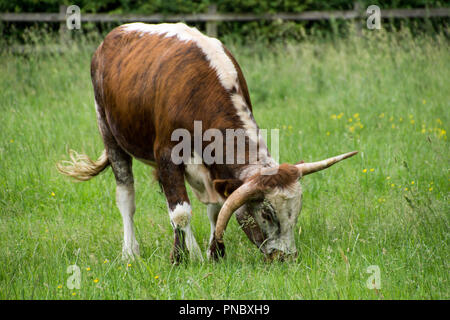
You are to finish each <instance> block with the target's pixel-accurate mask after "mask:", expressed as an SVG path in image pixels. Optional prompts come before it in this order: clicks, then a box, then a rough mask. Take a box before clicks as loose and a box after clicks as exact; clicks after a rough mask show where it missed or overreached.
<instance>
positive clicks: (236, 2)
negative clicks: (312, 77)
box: [0, 0, 449, 43]
mask: <svg viewBox="0 0 450 320" xmlns="http://www.w3.org/2000/svg"><path fill="white" fill-rule="evenodd" d="M358 2H359V4H360V5H361V8H362V9H363V10H364V9H365V8H367V6H369V5H371V4H376V5H378V6H379V7H380V8H381V9H382V10H383V9H390V8H438V7H446V6H448V1H442V0H388V1H377V0H362V1H358ZM211 3H215V4H217V11H218V12H220V13H256V14H262V13H277V12H290V13H296V12H303V11H312V10H315V11H322V10H331V11H332V10H351V9H353V8H354V5H355V1H351V0H350V1H349V0H331V1H324V0H217V1H214V0H191V1H186V0H98V1H90V0H18V1H8V0H0V12H16V13H19V12H58V11H59V7H60V5H63V4H65V5H72V4H76V5H78V6H79V7H80V8H81V12H82V13H110V14H155V13H162V14H167V15H169V14H181V13H203V12H207V10H208V6H209V5H210V4H211ZM360 23H363V21H361V22H360ZM119 24H121V23H120V22H117V23H83V28H82V30H81V31H80V32H79V33H84V34H86V33H89V32H95V33H98V32H100V33H101V34H105V33H107V32H109V31H110V30H111V29H112V28H114V27H115V26H117V25H119ZM189 24H190V25H193V26H196V27H197V28H199V29H200V30H205V23H189ZM448 25H449V18H432V19H421V18H416V19H390V20H389V21H387V20H386V19H385V20H384V21H383V27H384V28H387V29H388V30H392V29H400V28H404V27H407V28H409V29H410V30H411V31H412V33H413V34H419V33H420V34H421V33H423V32H426V33H436V32H444V33H446V32H447V29H448ZM350 26H353V22H352V21H343V20H336V21H303V22H293V21H253V22H220V23H218V33H219V34H218V35H219V37H220V38H222V39H224V40H231V41H233V42H259V43H260V42H268V43H271V42H280V41H286V40H294V41H300V40H302V39H304V38H305V37H306V36H309V35H314V36H318V37H328V36H330V35H336V34H338V35H339V36H345V35H347V34H348V33H349V29H350ZM27 28H35V29H38V30H46V31H49V30H50V31H57V30H58V28H59V25H58V24H57V23H50V24H43V23H40V24H37V23H14V24H8V23H0V35H2V36H3V37H7V38H14V40H17V39H19V40H20V41H22V42H23V41H25V42H26V39H24V34H23V31H24V29H27Z"/></svg>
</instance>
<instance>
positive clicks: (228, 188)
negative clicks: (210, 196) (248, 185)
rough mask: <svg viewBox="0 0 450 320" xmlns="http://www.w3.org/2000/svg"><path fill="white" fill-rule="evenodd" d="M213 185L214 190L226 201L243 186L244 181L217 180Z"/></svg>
mask: <svg viewBox="0 0 450 320" xmlns="http://www.w3.org/2000/svg"><path fill="white" fill-rule="evenodd" d="M213 184H214V189H215V190H216V191H217V192H218V193H219V194H220V195H221V196H222V197H223V198H225V199H226V198H228V197H229V196H230V194H232V193H233V192H234V190H236V189H237V188H239V187H240V186H241V185H242V181H241V180H239V179H216V180H214V181H213Z"/></svg>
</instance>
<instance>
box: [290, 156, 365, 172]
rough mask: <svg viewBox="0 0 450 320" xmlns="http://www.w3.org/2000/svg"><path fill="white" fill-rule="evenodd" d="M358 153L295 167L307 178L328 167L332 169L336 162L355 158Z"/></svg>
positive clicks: (300, 164)
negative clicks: (308, 175)
mask: <svg viewBox="0 0 450 320" xmlns="http://www.w3.org/2000/svg"><path fill="white" fill-rule="evenodd" d="M357 153H358V151H352V152H348V153H344V154H341V155H339V156H335V157H332V158H328V159H325V160H322V161H317V162H309V163H299V164H297V165H295V166H296V167H297V169H298V171H299V172H300V174H301V176H306V175H307V174H310V173H314V172H317V171H320V170H323V169H326V168H328V167H331V166H332V165H333V164H335V163H336V162H339V161H341V160H344V159H347V158H350V157H353V156H354V155H355V154H357Z"/></svg>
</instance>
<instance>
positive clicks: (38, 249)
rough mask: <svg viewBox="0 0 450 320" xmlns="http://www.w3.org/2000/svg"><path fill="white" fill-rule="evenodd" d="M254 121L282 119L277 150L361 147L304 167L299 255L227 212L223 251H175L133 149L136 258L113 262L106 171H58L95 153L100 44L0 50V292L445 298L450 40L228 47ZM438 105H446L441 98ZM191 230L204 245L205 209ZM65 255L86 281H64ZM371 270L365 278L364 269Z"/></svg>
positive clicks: (285, 156)
mask: <svg viewBox="0 0 450 320" xmlns="http://www.w3.org/2000/svg"><path fill="white" fill-rule="evenodd" d="M229 47H230V49H231V51H232V52H233V53H234V54H235V56H236V58H237V60H238V61H239V63H240V65H241V67H242V69H243V71H244V74H245V76H246V79H247V81H248V84H249V88H250V94H251V97H252V101H253V107H254V115H255V118H256V120H257V122H258V124H259V125H260V127H261V128H267V129H271V128H279V129H280V144H281V150H280V162H290V163H293V162H297V161H298V160H301V159H303V160H306V161H308V160H319V159H322V158H325V157H328V156H332V155H335V154H339V153H342V152H347V151H351V150H359V151H360V153H359V154H358V156H356V157H354V158H352V159H350V160H346V161H344V162H343V163H341V164H339V165H336V166H334V167H333V168H330V169H328V170H325V171H322V172H320V173H317V174H314V175H310V176H307V177H305V178H304V179H303V181H302V185H303V189H304V202H303V211H302V213H301V215H300V217H299V221H298V225H297V229H296V230H298V232H297V233H296V243H297V248H298V250H299V256H298V258H297V260H296V261H293V262H287V263H278V262H276V263H266V262H265V261H264V259H263V256H262V255H261V254H260V253H259V251H258V250H257V248H256V247H254V246H253V245H252V244H251V243H250V242H249V241H248V240H247V238H246V236H245V234H244V233H243V232H242V231H240V230H239V227H238V224H237V222H236V221H235V219H232V220H231V222H230V226H229V228H228V230H227V232H226V235H225V241H226V245H227V254H228V255H227V258H226V259H225V260H224V261H222V262H220V263H209V262H205V263H203V264H200V263H195V262H192V263H188V264H185V265H181V266H178V267H174V266H172V265H171V264H170V262H169V253H170V250H171V246H172V242H173V233H172V228H171V226H170V223H169V217H168V214H167V209H166V205H165V198H164V196H163V194H162V193H161V191H160V190H159V187H158V185H157V183H156V182H155V181H154V180H153V177H152V172H151V169H150V168H149V167H147V166H145V165H143V164H142V163H139V162H137V161H135V162H134V173H135V180H136V201H137V211H136V216H135V222H136V228H137V231H136V232H137V239H138V241H139V243H140V246H141V255H142V256H141V258H140V259H139V260H136V261H134V262H131V263H130V264H128V263H126V262H123V261H122V260H121V256H120V253H121V244H122V220H121V217H120V213H119V211H118V209H117V208H116V206H115V182H114V177H113V175H112V172H111V170H108V171H107V172H106V173H104V174H102V175H100V176H99V177H97V178H95V179H93V180H91V181H89V182H86V183H74V182H72V181H70V180H68V179H67V178H66V177H63V176H61V175H59V174H58V173H57V171H56V169H55V163H56V162H57V161H59V160H60V159H63V158H67V156H66V152H67V150H68V149H69V148H72V149H75V150H78V151H81V152H85V153H86V154H88V155H90V156H91V157H96V156H98V155H99V154H100V152H101V151H102V150H103V145H102V141H101V139H100V135H99V133H98V129H97V126H96V117H95V111H94V106H93V92H92V87H91V83H90V75H89V64H90V57H91V54H92V52H93V49H94V47H92V46H87V45H86V46H85V45H82V46H81V47H73V48H72V49H71V50H69V51H67V52H65V53H62V54H34V55H13V54H7V53H3V54H1V56H0V72H1V74H2V75H1V77H0V111H1V117H0V299H449V298H450V294H449V293H450V283H449V271H450V270H449V261H450V260H449V230H450V229H449V213H450V211H449V181H450V175H449V160H450V157H449V156H450V154H449V142H448V139H447V132H446V131H448V124H449V123H450V122H449V121H450V112H449V110H450V80H449V74H450V53H449V52H450V51H449V42H448V40H447V39H445V37H443V36H435V37H434V38H430V37H419V38H416V39H413V38H412V37H411V36H410V35H409V34H408V33H407V32H403V33H399V34H396V35H389V34H386V33H384V32H383V31H380V32H376V33H375V32H373V33H370V34H368V35H367V37H366V38H357V37H349V38H348V39H345V40H339V39H335V40H333V39H330V40H328V41H324V40H321V41H318V40H307V41H305V42H302V43H299V44H296V45H286V46H276V47H274V48H263V47H258V46H251V47H245V48H244V47H239V46H233V45H232V44H230V45H229ZM446 110H447V111H446ZM189 194H190V197H191V201H192V204H193V210H194V217H193V230H194V233H195V235H196V238H197V241H198V243H199V245H200V246H201V247H202V248H203V249H204V250H206V247H207V242H208V238H209V221H208V218H207V216H206V207H205V206H204V205H202V204H201V203H200V202H199V201H197V200H196V199H194V196H193V194H192V192H191V191H190V190H189ZM70 265H77V266H79V268H80V271H81V288H80V289H69V288H68V287H67V286H66V282H67V280H68V278H69V277H70V276H71V274H72V273H67V268H68V267H69V266H70ZM371 265H376V266H378V267H379V269H380V280H381V289H379V290H369V289H368V288H367V287H366V281H367V279H368V278H369V276H370V273H367V268H368V267H369V266H371Z"/></svg>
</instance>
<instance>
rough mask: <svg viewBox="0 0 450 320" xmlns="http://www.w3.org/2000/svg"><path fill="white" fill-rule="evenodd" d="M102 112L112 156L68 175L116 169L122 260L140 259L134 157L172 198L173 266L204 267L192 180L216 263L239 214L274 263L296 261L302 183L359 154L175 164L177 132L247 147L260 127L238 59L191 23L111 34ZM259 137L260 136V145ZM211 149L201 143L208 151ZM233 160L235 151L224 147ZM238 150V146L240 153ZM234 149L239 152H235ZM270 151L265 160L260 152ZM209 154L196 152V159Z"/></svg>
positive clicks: (101, 60) (100, 65)
mask: <svg viewBox="0 0 450 320" xmlns="http://www.w3.org/2000/svg"><path fill="white" fill-rule="evenodd" d="M91 77H92V83H93V87H94V92H95V107H96V111H97V121H98V126H99V129H100V133H101V135H102V137H103V141H104V146H105V150H104V151H103V153H102V155H101V156H100V158H99V159H98V160H97V161H93V160H91V159H89V158H88V157H87V156H84V155H78V154H76V153H75V152H73V153H71V158H72V161H65V162H62V163H60V164H58V169H59V170H60V172H62V173H64V174H66V175H69V176H72V177H74V178H76V179H78V180H88V179H90V178H92V177H94V176H95V175H97V174H99V173H100V172H101V171H103V170H104V169H105V168H106V167H108V166H109V165H111V167H112V170H113V172H114V176H115V178H116V182H117V189H116V202H117V206H118V208H119V210H120V213H121V215H122V218H123V227H124V243H123V254H124V256H125V257H132V256H133V255H137V254H139V245H138V243H137V241H136V238H135V235H134V226H133V216H134V212H135V199H134V186H133V173H132V158H136V159H139V160H141V161H143V162H144V163H147V164H150V165H151V166H153V167H154V168H155V169H156V173H157V174H156V176H157V179H158V180H159V182H160V185H161V187H162V189H163V191H164V194H165V196H166V199H167V206H168V210H169V216H170V222H171V224H172V226H173V229H174V237H175V241H174V247H173V250H172V253H171V259H172V261H173V262H174V263H177V262H180V261H181V259H182V257H183V256H184V255H185V254H187V253H189V255H190V257H191V258H195V257H198V258H199V259H202V255H201V252H200V248H199V246H198V244H197V242H196V240H195V237H194V235H193V233H192V230H191V227H190V220H191V216H192V210H191V206H190V201H189V198H188V194H187V192H186V187H185V179H186V180H187V181H188V183H189V184H190V186H191V187H192V189H193V191H194V193H195V194H196V196H197V197H198V198H199V200H200V201H201V202H203V203H205V204H207V214H208V217H209V220H210V224H211V237H210V243H209V248H208V252H207V254H208V257H212V258H214V259H217V258H218V257H220V256H224V254H225V247H224V244H223V233H224V230H225V228H226V226H227V223H228V221H229V219H230V217H231V215H232V214H233V213H234V212H236V216H237V219H238V222H239V223H240V224H241V226H242V228H243V230H244V231H245V232H246V234H247V235H248V237H249V238H250V240H251V241H252V242H253V243H255V244H256V245H257V246H258V247H259V249H260V250H261V251H262V252H263V253H264V254H265V255H267V256H268V257H269V258H274V257H285V256H288V255H295V254H296V247H295V242H294V227H295V225H296V222H297V217H298V215H299V213H300V210H301V199H302V191H301V187H300V183H299V179H300V178H301V177H302V176H303V175H306V174H309V173H312V172H315V171H318V170H322V169H324V168H327V167H329V166H330V165H332V164H334V163H336V162H338V161H340V160H342V159H345V158H347V157H350V156H352V155H354V154H355V153H356V152H351V153H347V154H344V155H341V156H337V157H333V158H330V159H327V160H323V161H319V162H314V163H303V162H302V163H298V164H296V165H291V164H286V163H285V164H281V165H279V164H278V163H277V162H276V161H275V160H274V159H273V158H272V157H271V156H270V155H269V153H268V152H267V147H266V145H265V143H264V142H263V141H258V142H257V145H258V161H257V162H250V161H249V155H248V152H249V151H248V150H249V148H246V150H247V151H246V152H247V153H246V155H244V158H245V161H244V163H242V162H241V163H237V162H236V163H231V164H230V163H213V164H205V163H200V164H196V163H195V162H192V161H188V162H183V163H181V164H176V163H174V161H172V158H171V153H172V150H173V148H174V146H175V145H176V144H177V142H176V141H173V139H172V133H173V132H174V130H176V129H179V128H182V129H185V130H188V131H189V132H191V133H192V132H193V131H194V121H201V123H202V130H204V131H206V130H208V129H212V128H214V129H217V130H219V131H220V132H225V131H226V130H228V129H235V130H238V129H241V130H243V131H244V132H248V133H249V135H248V137H247V139H246V140H245V143H246V145H248V144H249V143H250V142H251V141H252V139H254V134H253V135H252V134H250V132H251V131H253V132H255V131H256V132H258V130H259V128H258V126H257V124H256V122H255V119H254V117H253V114H252V105H251V102H250V96H249V93H248V89H247V84H246V82H245V79H244V76H243V74H242V71H241V69H240V67H239V65H238V64H237V62H236V60H235V59H234V57H233V56H232V55H231V53H230V52H229V51H228V50H227V48H225V46H223V45H222V43H221V42H220V41H219V40H217V39H214V38H210V37H207V36H205V35H203V34H202V33H200V32H199V31H198V30H197V29H195V28H190V27H188V26H186V25H185V24H182V23H177V24H158V25H150V24H143V23H131V24H126V25H122V26H119V27H117V28H115V29H114V30H113V31H111V32H110V33H109V34H108V35H107V36H106V38H105V39H104V41H103V43H102V44H101V45H100V46H99V47H98V49H97V50H96V52H95V54H94V56H93V58H92V63H91ZM257 139H259V138H257ZM205 146H206V144H205V143H202V145H201V148H202V149H203V148H205ZM223 149H224V154H226V153H227V145H226V144H225V142H223ZM233 149H234V146H233ZM229 150H230V149H229ZM261 151H262V152H261ZM199 154H202V150H194V152H192V154H191V155H189V156H190V157H191V158H195V157H198V155H199Z"/></svg>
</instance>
